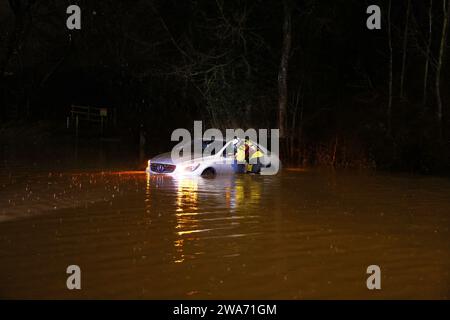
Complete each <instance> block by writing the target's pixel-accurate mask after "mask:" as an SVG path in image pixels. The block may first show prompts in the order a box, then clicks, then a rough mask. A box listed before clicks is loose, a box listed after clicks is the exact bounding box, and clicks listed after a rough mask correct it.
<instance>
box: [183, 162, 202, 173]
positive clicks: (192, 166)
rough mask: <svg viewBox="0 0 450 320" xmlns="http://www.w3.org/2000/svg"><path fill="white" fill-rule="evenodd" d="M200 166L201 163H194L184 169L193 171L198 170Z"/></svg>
mask: <svg viewBox="0 0 450 320" xmlns="http://www.w3.org/2000/svg"><path fill="white" fill-rule="evenodd" d="M199 166H200V163H194V164H191V165H188V166H186V167H184V171H188V172H193V171H195V170H197V168H198V167H199Z"/></svg>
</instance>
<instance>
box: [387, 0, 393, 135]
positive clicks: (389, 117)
mask: <svg viewBox="0 0 450 320" xmlns="http://www.w3.org/2000/svg"><path fill="white" fill-rule="evenodd" d="M391 2H392V0H389V8H388V46H389V97H388V107H387V131H388V134H389V135H390V134H391V129H392V64H393V61H392V60H393V57H392V31H391Z"/></svg>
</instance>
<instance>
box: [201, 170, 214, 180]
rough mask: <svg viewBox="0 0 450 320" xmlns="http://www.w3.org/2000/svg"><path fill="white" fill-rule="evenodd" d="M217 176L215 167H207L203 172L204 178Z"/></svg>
mask: <svg viewBox="0 0 450 320" xmlns="http://www.w3.org/2000/svg"><path fill="white" fill-rule="evenodd" d="M215 176H216V170H214V168H206V169H205V170H203V172H202V177H203V178H214V177H215Z"/></svg>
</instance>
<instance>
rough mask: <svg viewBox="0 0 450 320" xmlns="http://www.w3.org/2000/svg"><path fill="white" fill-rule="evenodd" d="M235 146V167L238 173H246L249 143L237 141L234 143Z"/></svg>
mask: <svg viewBox="0 0 450 320" xmlns="http://www.w3.org/2000/svg"><path fill="white" fill-rule="evenodd" d="M234 148H235V160H234V163H233V168H234V171H235V172H236V173H245V172H246V169H247V166H246V165H247V163H246V160H247V159H248V144H247V143H246V142H245V143H242V142H241V143H240V144H239V141H236V143H235V144H234Z"/></svg>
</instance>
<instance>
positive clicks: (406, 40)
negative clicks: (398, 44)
mask: <svg viewBox="0 0 450 320" xmlns="http://www.w3.org/2000/svg"><path fill="white" fill-rule="evenodd" d="M410 11H411V0H408V4H407V7H406V21H405V30H404V34H403V57H402V71H401V74H400V98H402V99H403V97H404V95H403V89H404V85H405V70H406V52H407V50H408V48H407V46H408V26H409V15H410Z"/></svg>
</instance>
